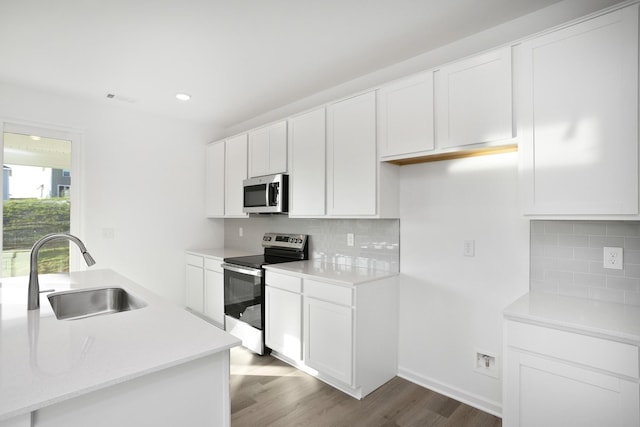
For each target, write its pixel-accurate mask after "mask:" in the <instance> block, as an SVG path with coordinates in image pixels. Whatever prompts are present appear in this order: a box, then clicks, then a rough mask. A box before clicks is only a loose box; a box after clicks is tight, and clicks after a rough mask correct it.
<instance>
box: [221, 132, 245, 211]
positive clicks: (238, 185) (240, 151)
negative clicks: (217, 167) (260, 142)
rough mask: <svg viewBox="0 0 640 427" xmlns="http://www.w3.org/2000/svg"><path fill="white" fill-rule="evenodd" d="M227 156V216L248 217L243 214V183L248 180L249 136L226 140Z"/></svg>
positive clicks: (225, 206)
mask: <svg viewBox="0 0 640 427" xmlns="http://www.w3.org/2000/svg"><path fill="white" fill-rule="evenodd" d="M225 148H226V156H225V178H226V179H225V205H224V208H225V212H224V214H225V216H227V217H246V216H247V214H245V213H244V212H242V206H243V203H244V200H243V194H244V193H243V189H242V181H244V180H245V179H247V135H246V134H244V135H239V136H236V137H233V138H229V139H227V140H226V147H225Z"/></svg>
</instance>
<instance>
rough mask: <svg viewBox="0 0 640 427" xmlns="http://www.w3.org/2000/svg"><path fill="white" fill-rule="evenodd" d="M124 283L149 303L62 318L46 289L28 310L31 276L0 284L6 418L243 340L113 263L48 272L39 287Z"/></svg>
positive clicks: (1, 399) (0, 403)
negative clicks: (107, 267)
mask: <svg viewBox="0 0 640 427" xmlns="http://www.w3.org/2000/svg"><path fill="white" fill-rule="evenodd" d="M103 286H117V287H122V288H124V289H125V290H127V292H129V293H130V294H132V295H134V296H137V297H138V298H140V299H142V300H143V301H145V302H146V303H147V306H145V307H143V308H140V309H137V310H132V311H126V312H121V313H115V314H108V315H103V316H95V317H89V318H84V319H78V320H58V319H56V317H55V315H54V313H53V311H52V309H51V305H50V304H49V301H48V299H47V296H46V294H41V297H40V306H41V308H40V309H39V310H33V311H28V310H27V305H26V304H27V278H26V277H21V278H10V279H3V281H2V285H1V286H0V322H1V324H0V331H1V334H2V337H1V338H0V420H4V419H8V418H11V417H13V416H16V415H21V414H25V413H28V412H31V411H33V410H36V409H39V408H42V407H45V406H48V405H51V404H54V403H57V402H60V401H63V400H66V399H71V398H73V397H76V396H79V395H82V394H85V393H88V392H91V391H94V390H98V389H101V388H104V387H107V386H110V385H114V384H117V383H121V382H124V381H128V380H130V379H133V378H136V377H139V376H142V375H145V374H149V373H152V372H157V371H160V370H163V369H166V368H169V367H172V366H176V365H179V364H182V363H185V362H189V361H192V360H195V359H198V358H201V357H205V356H208V355H211V354H214V353H217V352H220V351H224V350H227V349H229V348H231V347H234V346H236V345H239V343H240V342H239V340H238V339H236V338H235V337H233V336H231V335H229V334H227V333H225V332H224V331H222V330H220V329H218V328H216V327H215V326H213V325H211V324H209V323H207V322H205V321H204V320H202V319H200V318H198V317H196V316H194V315H192V314H190V313H188V312H187V311H185V310H184V309H182V308H181V307H178V306H176V305H174V304H171V303H169V302H167V301H165V300H163V299H162V298H160V297H158V296H156V295H154V294H153V293H151V292H149V291H147V290H145V289H144V288H143V287H141V286H138V285H136V284H135V283H133V282H131V281H130V280H127V279H126V278H125V277H123V276H121V275H119V274H117V273H115V272H114V271H111V270H88V271H86V272H78V273H71V274H56V275H41V276H40V289H41V290H47V289H55V290H56V291H61V290H66V289H71V288H91V287H103Z"/></svg>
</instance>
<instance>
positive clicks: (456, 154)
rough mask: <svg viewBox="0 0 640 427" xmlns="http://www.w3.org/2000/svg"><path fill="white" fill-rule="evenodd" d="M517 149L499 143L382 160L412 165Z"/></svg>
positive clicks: (514, 146) (516, 148)
mask: <svg viewBox="0 0 640 427" xmlns="http://www.w3.org/2000/svg"><path fill="white" fill-rule="evenodd" d="M514 151H518V144H508V145H501V146H499V147H484V148H476V149H473V150H463V151H452V152H449V153H438V154H428V155H426V156H419V157H411V158H408V159H396V160H383V161H384V162H387V163H391V164H394V165H399V166H406V165H414V164H417V163H428V162H439V161H442V160H453V159H464V158H467V157H477V156H487V155H489V154H502V153H511V152H514Z"/></svg>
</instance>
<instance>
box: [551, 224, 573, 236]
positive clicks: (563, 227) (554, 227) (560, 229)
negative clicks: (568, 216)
mask: <svg viewBox="0 0 640 427" xmlns="http://www.w3.org/2000/svg"><path fill="white" fill-rule="evenodd" d="M544 232H545V234H556V235H558V234H573V223H572V222H568V221H546V222H545V224H544Z"/></svg>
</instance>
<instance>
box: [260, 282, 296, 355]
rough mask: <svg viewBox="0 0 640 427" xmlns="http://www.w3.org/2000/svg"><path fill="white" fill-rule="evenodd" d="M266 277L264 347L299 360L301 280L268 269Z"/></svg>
mask: <svg viewBox="0 0 640 427" xmlns="http://www.w3.org/2000/svg"><path fill="white" fill-rule="evenodd" d="M266 280H267V283H266V286H265V324H266V327H265V329H266V331H265V341H266V344H267V347H269V348H270V349H272V350H274V351H277V352H278V353H280V354H282V355H284V356H285V357H288V358H290V359H292V360H295V361H299V360H302V293H301V291H302V285H301V282H302V281H301V280H300V279H298V278H294V277H289V276H284V275H279V274H277V273H271V272H270V273H267V279H266Z"/></svg>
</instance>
